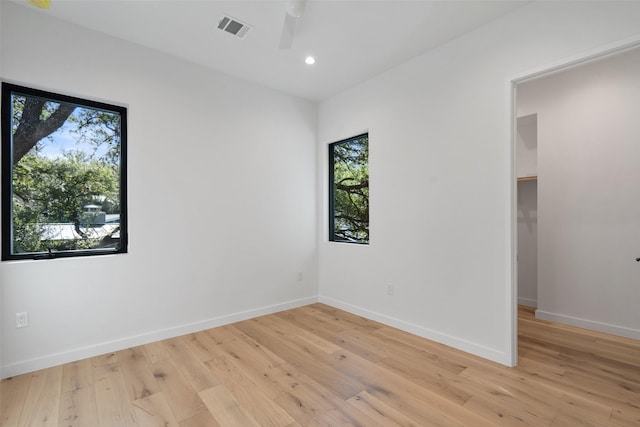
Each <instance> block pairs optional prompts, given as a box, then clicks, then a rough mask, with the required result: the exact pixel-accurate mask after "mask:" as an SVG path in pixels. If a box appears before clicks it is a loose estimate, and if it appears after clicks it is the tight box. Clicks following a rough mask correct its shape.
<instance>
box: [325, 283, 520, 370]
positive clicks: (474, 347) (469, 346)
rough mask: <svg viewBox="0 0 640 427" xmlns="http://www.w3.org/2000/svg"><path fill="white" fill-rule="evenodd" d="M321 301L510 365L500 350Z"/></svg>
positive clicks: (337, 302)
mask: <svg viewBox="0 0 640 427" xmlns="http://www.w3.org/2000/svg"><path fill="white" fill-rule="evenodd" d="M319 301H320V302H321V303H323V304H327V305H330V306H332V307H335V308H339V309H340V310H344V311H347V312H349V313H351V314H355V315H358V316H362V317H365V318H367V319H371V320H375V321H376V322H380V323H383V324H385V325H387V326H391V327H394V328H397V329H400V330H403V331H405V332H409V333H411V334H414V335H417V336H419V337H422V338H426V339H429V340H431V341H435V342H438V343H441V344H444V345H448V346H449V347H453V348H455V349H458V350H461V351H464V352H466V353H471V354H473V355H476V356H480V357H483V358H485V359H489V360H492V361H494V362H497V363H500V364H503V365H509V355H508V354H506V353H504V352H501V351H499V350H495V349H492V348H489V347H485V346H483V345H480V344H477V343H474V342H471V341H466V340H463V339H460V338H456V337H454V336H451V335H447V334H443V333H441V332H438V331H434V330H432V329H428V328H425V327H422V326H419V325H416V324H413V323H409V322H405V321H404V320H400V319H396V318H393V317H389V316H386V315H384V314H380V313H377V312H375V311H371V310H367V309H365V308H362V307H358V306H355V305H352V304H349V303H346V302H343V301H339V300H337V299H333V298H329V297H323V296H322V295H321V296H320V299H319Z"/></svg>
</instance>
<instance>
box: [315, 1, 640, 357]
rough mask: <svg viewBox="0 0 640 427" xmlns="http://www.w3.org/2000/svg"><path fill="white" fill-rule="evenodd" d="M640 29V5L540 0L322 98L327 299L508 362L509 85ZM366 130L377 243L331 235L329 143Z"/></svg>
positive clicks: (323, 284) (322, 259) (323, 286)
mask: <svg viewBox="0 0 640 427" xmlns="http://www.w3.org/2000/svg"><path fill="white" fill-rule="evenodd" d="M639 29H640V3H637V2H626V3H625V2H619V3H618V2H615V3H614V2H603V3H600V2H534V3H532V4H530V5H528V6H525V7H523V8H521V9H518V10H517V11H515V12H514V13H512V14H509V15H506V16H505V17H503V18H501V19H498V20H496V21H494V22H493V23H491V24H489V25H487V26H485V27H482V28H480V29H478V30H476V31H474V32H472V33H470V34H468V35H466V36H463V37H461V38H458V39H456V40H453V41H452V42H450V43H448V44H447V45H444V46H442V47H440V48H438V49H435V50H433V51H431V52H428V53H425V54H423V55H421V56H419V57H417V58H415V59H413V60H411V61H409V62H407V63H405V64H403V65H401V66H399V67H397V68H394V69H392V70H390V71H388V72H386V73H384V74H382V75H380V76H377V77H375V78H373V79H371V80H370V81H368V82H366V83H364V84H362V85H359V86H357V87H355V88H352V89H351V90H348V91H346V92H344V93H342V94H340V95H337V96H335V97H333V98H331V99H329V100H327V101H325V102H323V103H321V105H320V113H319V153H320V160H319V165H320V167H321V168H322V171H324V176H323V177H322V180H323V181H322V184H321V185H322V191H321V192H320V193H321V194H320V196H319V197H320V200H321V203H322V205H321V206H322V212H323V218H322V220H321V221H320V227H319V239H320V244H319V263H320V264H319V269H320V270H319V273H320V278H319V279H320V294H321V299H322V300H323V301H326V302H329V303H331V304H334V305H336V306H339V307H343V308H348V309H350V310H351V311H354V312H357V313H361V314H363V315H367V316H369V317H374V318H377V319H379V320H382V321H385V322H387V323H390V324H393V325H396V326H399V327H401V328H404V329H406V330H410V331H412V332H415V333H418V334H420V335H423V336H427V337H429V338H432V339H435V340H438V341H441V342H444V343H446V344H449V345H452V346H454V347H457V348H460V349H463V350H466V351H470V352H472V353H475V354H478V355H481V356H484V357H488V358H490V359H492V360H495V361H498V362H501V363H506V364H512V363H514V362H515V359H514V356H515V351H514V349H513V347H512V344H513V340H512V338H513V332H514V331H513V329H512V325H513V323H512V319H513V312H512V310H513V304H514V302H515V301H514V297H515V296H514V291H513V289H512V284H513V280H512V265H511V263H512V237H513V236H512V231H511V230H512V227H513V224H512V221H513V220H512V217H511V216H512V214H511V212H512V206H513V205H512V194H513V193H512V186H513V185H514V184H513V181H514V180H513V174H512V169H511V167H512V160H511V159H512V149H511V140H510V136H509V133H510V132H509V129H510V121H511V117H512V115H511V105H510V103H511V99H510V84H509V82H510V81H511V80H512V79H514V78H517V77H521V76H524V75H527V74H529V73H532V72H534V71H537V70H540V69H543V68H545V67H547V66H550V65H557V64H558V63H560V62H563V61H565V60H568V59H570V58H575V57H577V56H580V55H584V54H586V53H587V52H592V51H593V50H594V49H599V48H603V47H604V46H608V45H610V44H613V43H616V42H620V41H621V40H625V39H629V38H632V37H634V38H637V37H638V36H640V30H639ZM365 129H368V130H369V138H370V139H369V141H370V173H371V177H370V182H371V188H370V194H371V200H370V208H371V244H370V245H369V246H355V245H348V244H339V243H329V242H328V241H327V225H326V223H327V219H326V218H327V214H326V211H327V206H326V195H327V185H326V170H325V169H326V144H328V143H330V142H333V141H336V140H339V139H341V138H344V137H348V136H351V135H356V134H358V133H359V132H362V130H365ZM387 282H392V283H393V284H395V295H393V296H389V295H387V294H386V286H385V284H386V283H387Z"/></svg>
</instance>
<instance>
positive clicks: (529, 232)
mask: <svg viewBox="0 0 640 427" xmlns="http://www.w3.org/2000/svg"><path fill="white" fill-rule="evenodd" d="M517 206H518V304H522V305H527V306H529V307H537V306H538V182H537V181H522V182H518V202H517Z"/></svg>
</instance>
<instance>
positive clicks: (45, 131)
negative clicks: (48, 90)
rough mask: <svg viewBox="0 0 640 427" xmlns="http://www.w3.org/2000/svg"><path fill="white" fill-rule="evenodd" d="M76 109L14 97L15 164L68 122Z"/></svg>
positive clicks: (33, 99)
mask: <svg viewBox="0 0 640 427" xmlns="http://www.w3.org/2000/svg"><path fill="white" fill-rule="evenodd" d="M75 109H76V107H75V106H74V105H69V104H59V103H53V102H50V101H47V100H45V99H42V98H36V97H23V96H14V97H13V124H14V129H13V164H14V165H16V164H17V163H18V162H19V161H20V159H22V157H24V156H25V155H26V154H27V153H28V152H29V151H31V149H32V148H34V147H35V146H36V144H37V143H38V142H39V141H41V140H42V139H43V138H46V137H48V136H50V135H51V134H53V133H54V132H55V131H57V130H58V129H60V127H61V126H62V125H63V124H64V123H65V122H66V121H67V119H68V118H69V116H70V115H71V113H73V110H75Z"/></svg>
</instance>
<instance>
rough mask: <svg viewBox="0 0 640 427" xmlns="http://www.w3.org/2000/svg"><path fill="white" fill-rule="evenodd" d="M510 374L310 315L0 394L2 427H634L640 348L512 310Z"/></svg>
mask: <svg viewBox="0 0 640 427" xmlns="http://www.w3.org/2000/svg"><path fill="white" fill-rule="evenodd" d="M519 317H520V322H519V330H520V344H519V351H520V359H519V366H518V367H517V368H507V367H504V366H501V365H498V364H495V363H492V362H488V361H486V360H483V359H480V358H478V357H474V356H471V355H469V354H466V353H463V352H460V351H457V350H453V349H451V348H449V347H445V346H443V345H439V344H436V343H433V342H430V341H427V340H425V339H422V338H419V337H416V336H414V335H411V334H408V333H405V332H401V331H398V330H396V329H393V328H390V327H387V326H384V325H381V324H379V323H376V322H373V321H370V320H366V319H363V318H360V317H358V316H354V315H352V314H349V313H345V312H343V311H340V310H337V309H334V308H332V307H328V306H326V305H322V304H314V305H310V306H307V307H302V308H298V309H294V310H289V311H286V312H282V313H278V314H273V315H269V316H264V317H260V318H257V319H253V320H247V321H244V322H239V323H236V324H233V325H229V326H225V327H221V328H216V329H210V330H207V331H203V332H199V333H195V334H191V335H186V336H182V337H178V338H174V339H169V340H165V341H161V342H157V343H153V344H149V345H144V346H140V347H135V348H131V349H128V350H123V351H118V352H115V353H110V354H106V355H104V356H100V357H94V358H91V359H87V360H81V361H78V362H74V363H69V364H66V365H63V366H57V367H54V368H50V369H45V370H42V371H38V372H34V373H31V374H26V375H21V376H17V377H14V378H11V379H8V380H4V381H2V383H1V384H0V386H1V391H2V394H1V399H2V402H1V403H2V413H1V419H2V424H1V425H2V426H4V427H9V426H11V427H13V426H87V427H94V426H118V427H119V426H130V425H140V426H180V427H195V426H206V427H215V426H239V427H251V426H288V427H294V426H312V427H313V426H365V427H370V426H472V427H483V426H563V427H564V426H566V427H573V426H636V427H637V426H640V342H638V341H634V340H630V339H625V338H619V337H613V336H609V335H605V334H600V333H596V332H591V331H585V330H581V329H576V328H572V327H569V326H564V325H559V324H553V323H549V322H544V321H539V320H536V319H534V316H533V311H532V310H530V309H527V308H523V307H521V308H520V310H519Z"/></svg>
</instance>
